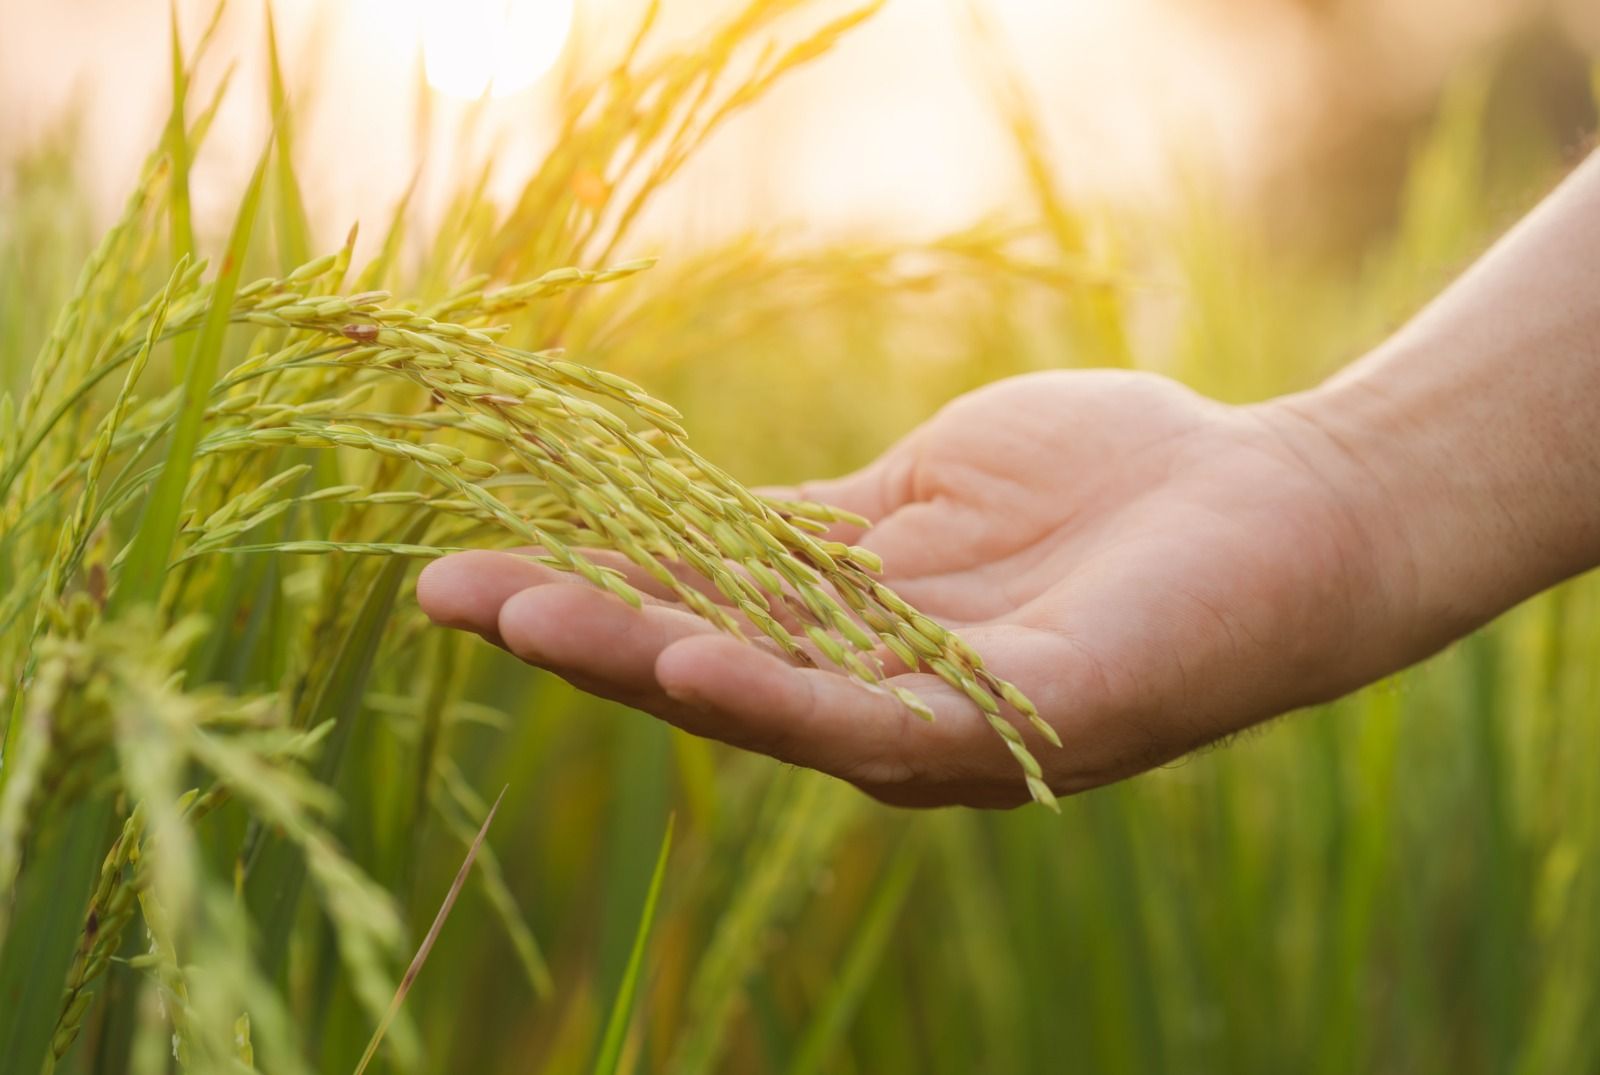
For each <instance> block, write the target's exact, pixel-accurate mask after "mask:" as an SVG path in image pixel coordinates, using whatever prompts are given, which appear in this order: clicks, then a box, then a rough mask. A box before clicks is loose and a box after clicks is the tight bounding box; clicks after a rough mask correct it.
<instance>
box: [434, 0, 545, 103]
mask: <svg viewBox="0 0 1600 1075" xmlns="http://www.w3.org/2000/svg"><path fill="white" fill-rule="evenodd" d="M572 5H573V0H424V2H423V4H422V19H421V29H422V62H423V66H424V68H425V69H426V71H427V75H428V85H430V86H432V87H433V88H434V89H436V90H438V91H439V92H440V93H447V94H449V95H450V96H452V97H463V98H467V99H473V98H477V97H482V96H483V94H484V91H485V90H487V91H488V92H489V93H490V94H492V95H493V96H495V97H506V96H509V95H510V94H513V93H516V92H517V91H519V90H524V89H527V88H528V87H529V86H530V85H532V84H533V83H534V81H535V80H537V79H538V77H539V76H540V75H542V74H544V73H545V72H546V71H548V70H549V69H550V67H551V65H552V64H554V63H555V62H556V58H557V57H558V56H560V55H561V46H562V45H563V44H564V43H565V42H566V40H567V34H568V33H569V32H570V31H571V29H572Z"/></svg>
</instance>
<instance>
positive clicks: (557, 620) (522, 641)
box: [496, 582, 632, 664]
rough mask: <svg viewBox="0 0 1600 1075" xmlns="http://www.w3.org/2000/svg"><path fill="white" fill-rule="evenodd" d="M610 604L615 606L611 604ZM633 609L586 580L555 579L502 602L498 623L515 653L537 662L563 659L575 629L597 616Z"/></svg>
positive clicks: (569, 647) (500, 631)
mask: <svg viewBox="0 0 1600 1075" xmlns="http://www.w3.org/2000/svg"><path fill="white" fill-rule="evenodd" d="M611 604H615V605H616V606H617V608H616V609H612V608H611V607H609V606H610V605H611ZM619 611H620V612H630V611H632V610H631V609H628V608H627V607H626V606H624V605H623V604H622V602H621V601H620V600H618V599H616V598H610V599H609V601H608V598H607V595H606V594H602V593H600V592H598V591H596V590H593V589H590V588H589V587H588V586H587V585H584V584H583V583H576V582H553V583H550V584H549V585H546V586H531V587H528V588H526V589H523V590H520V591H518V592H517V593H514V594H512V595H511V596H510V597H508V598H507V599H506V600H505V602H504V604H502V605H501V606H500V611H499V616H498V618H497V621H496V626H497V628H498V630H499V633H500V637H501V638H502V639H503V640H504V641H505V646H506V648H507V649H509V650H510V651H511V652H512V653H514V654H516V655H517V656H518V657H521V658H522V659H523V660H525V661H530V662H532V663H534V664H546V663H550V662H556V661H561V660H562V659H563V658H565V657H567V656H568V655H569V651H570V650H571V649H572V648H573V647H572V645H571V642H572V638H573V634H574V629H575V628H577V629H580V630H581V629H582V628H583V627H584V625H585V623H586V622H587V621H592V620H593V619H594V617H596V616H597V615H598V616H604V617H607V618H610V617H611V616H613V615H615V614H617V613H618V612H619Z"/></svg>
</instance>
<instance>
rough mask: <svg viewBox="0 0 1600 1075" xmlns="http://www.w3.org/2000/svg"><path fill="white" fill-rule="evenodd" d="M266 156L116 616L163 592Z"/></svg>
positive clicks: (217, 289)
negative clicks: (162, 586) (163, 584)
mask: <svg viewBox="0 0 1600 1075" xmlns="http://www.w3.org/2000/svg"><path fill="white" fill-rule="evenodd" d="M270 154H271V148H270V146H269V148H268V149H267V151H265V152H263V153H262V155H261V160H260V162H259V163H258V164H257V165H256V170H255V174H254V175H253V176H251V178H250V184H249V186H248V187H246V188H245V194H244V199H243V201H242V202H240V205H239V214H238V216H237V217H236V218H235V220H234V224H233V232H232V234H231V235H230V236H229V238H228V247H227V251H226V253H225V254H224V255H223V259H222V267H221V272H220V274H219V275H218V277H217V281H216V284H215V285H214V286H213V288H212V292H211V305H210V308H209V309H208V310H207V311H206V319H205V321H204V322H203V323H202V325H201V327H200V335H199V337H198V338H197V339H196V341H195V345H194V350H193V351H192V352H191V353H190V354H189V355H188V356H187V362H186V363H185V364H184V365H185V368H183V369H182V370H180V373H181V374H182V375H183V379H184V392H183V404H182V409H181V410H180V411H179V413H178V421H177V424H176V425H175V426H174V427H173V430H172V441H171V443H170V444H169V445H168V448H167V458H166V461H165V463H164V464H163V465H162V468H161V474H160V476H159V477H157V478H156V482H155V485H153V486H152V487H151V489H150V494H149V497H148V498H147V499H146V501H145V504H144V509H143V511H142V512H141V514H140V517H139V524H138V528H137V529H136V531H135V532H134V538H133V544H132V546H131V547H130V548H129V550H128V556H127V559H126V561H124V563H123V566H122V570H121V571H120V572H119V574H118V577H117V585H116V589H115V590H113V591H112V594H111V599H110V602H109V606H108V609H107V611H108V614H110V615H113V616H114V615H116V614H117V613H119V612H123V611H126V610H127V609H129V608H131V607H133V606H135V605H139V604H150V603H154V602H155V601H156V599H157V598H158V597H160V595H161V584H162V581H163V579H164V578H165V576H166V571H167V561H168V560H169V559H170V558H171V556H172V545H173V542H174V540H176V538H177V535H178V519H179V516H180V514H181V513H182V510H183V494H184V490H185V489H187V488H188V485H189V472H190V470H191V469H192V468H193V466H194V455H195V448H196V446H197V445H198V444H199V441H200V427H201V425H202V424H203V423H204V421H205V412H206V403H207V401H208V400H209V398H210V394H211V386H212V384H213V382H215V381H216V379H217V369H218V367H219V365H220V364H221V361H222V345H223V342H224V339H225V337H226V335H227V331H228V322H229V316H230V314H231V312H232V310H233V299H234V295H235V294H236V293H237V292H238V290H239V276H240V274H241V273H242V272H243V271H244V256H245V252H246V250H247V249H248V248H249V245H250V235H251V231H252V229H253V228H254V226H255V219H256V212H257V210H258V208H259V207H260V205H261V187H262V181H263V179H264V177H265V175H266V170H267V160H268V158H269V156H270Z"/></svg>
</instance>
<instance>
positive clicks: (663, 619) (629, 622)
mask: <svg viewBox="0 0 1600 1075" xmlns="http://www.w3.org/2000/svg"><path fill="white" fill-rule="evenodd" d="M715 630H716V628H714V627H712V626H711V624H709V623H707V622H706V621H705V620H702V619H700V618H699V617H697V616H695V615H693V614H691V613H688V612H683V611H680V610H678V609H673V608H668V607H664V606H659V605H646V606H645V607H643V608H639V609H635V608H632V607H630V606H629V605H627V604H626V603H624V602H623V601H622V600H620V599H619V598H617V597H615V596H613V595H611V594H607V593H603V592H601V591H599V590H596V589H594V588H592V587H590V586H588V585H586V584H584V583H582V582H567V583H556V584H550V585H537V586H534V587H532V588H530V589H525V590H523V591H521V592H520V593H517V594H515V595H514V596H512V597H511V598H509V599H508V600H507V601H506V602H505V603H504V605H503V606H502V607H501V609H500V615H499V623H498V632H499V635H500V637H501V638H502V639H504V642H505V646H506V648H507V649H509V650H510V651H511V652H512V653H514V654H516V655H517V656H518V657H520V658H522V659H523V660H525V661H527V662H528V663H530V664H536V665H539V666H540V667H542V668H548V669H550V670H551V671H553V672H555V673H556V674H558V675H560V676H561V677H562V678H564V679H568V680H570V681H571V682H573V683H574V684H575V685H577V686H579V687H582V688H583V689H584V690H588V691H591V692H592V693H595V694H600V695H603V696H604V697H607V698H612V699H615V700H617V701H622V702H626V703H627V704H629V705H638V706H641V707H643V708H655V706H656V705H658V704H659V703H661V702H662V701H665V696H664V695H662V693H661V691H660V689H659V687H658V686H657V684H656V680H655V663H656V658H657V657H658V656H659V655H660V653H661V651H662V650H663V649H665V648H666V647H667V646H669V645H671V644H672V643H674V642H678V641H680V640H682V639H685V638H689V637H691V636H693V635H698V634H705V633H709V632H713V631H715ZM735 644H736V645H737V644H739V643H735Z"/></svg>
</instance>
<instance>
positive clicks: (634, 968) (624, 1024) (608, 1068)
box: [594, 816, 675, 1075]
mask: <svg viewBox="0 0 1600 1075" xmlns="http://www.w3.org/2000/svg"><path fill="white" fill-rule="evenodd" d="M674 820H675V818H674V817H673V816H668V818H667V831H666V834H665V835H663V836H662V837H661V851H660V852H659V853H658V854H657V855H656V868H655V872H654V873H652V874H651V875H650V889H649V891H648V892H647V893H646V894H645V897H644V909H643V910H642V911H641V912H640V914H639V929H638V932H636V933H635V934H634V936H633V951H632V952H630V953H629V954H628V966H627V969H626V970H625V971H623V973H622V984H621V985H619V986H618V987H617V996H616V999H615V1000H613V1001H612V1003H611V1015H610V1017H609V1018H608V1019H607V1020H606V1032H605V1036H604V1037H603V1038H602V1039H601V1041H600V1053H599V1055H598V1056H596V1057H595V1061H594V1075H615V1072H616V1070H617V1064H618V1062H619V1061H620V1060H621V1059H622V1042H623V1038H624V1037H625V1036H626V1035H627V1032H628V1024H629V1023H630V1022H631V1021H632V1018H633V998H634V994H635V993H636V992H638V988H639V969H640V967H641V966H643V964H644V949H645V943H646V942H647V941H648V940H649V939H650V924H651V923H652V922H653V921H654V920H655V915H656V901H657V900H658V899H659V898H660V896H661V880H662V878H663V877H665V876H666V872H667V856H668V855H669V854H671V852H672V825H673V821H674Z"/></svg>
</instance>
